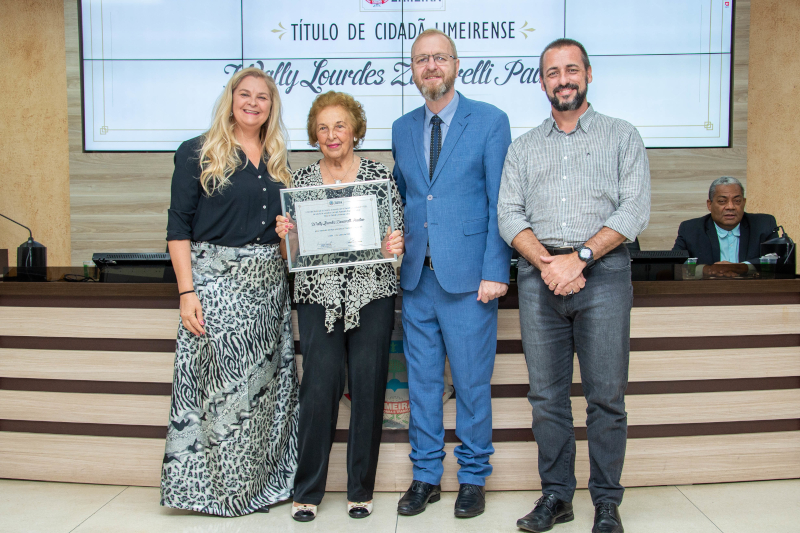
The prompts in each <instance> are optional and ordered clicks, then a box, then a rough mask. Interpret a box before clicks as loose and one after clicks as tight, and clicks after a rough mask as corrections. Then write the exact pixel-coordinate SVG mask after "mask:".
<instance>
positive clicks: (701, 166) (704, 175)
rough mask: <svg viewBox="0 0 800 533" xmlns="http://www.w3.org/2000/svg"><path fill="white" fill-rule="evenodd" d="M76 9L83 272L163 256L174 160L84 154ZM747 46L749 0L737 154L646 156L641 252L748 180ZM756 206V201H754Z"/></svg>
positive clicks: (736, 112)
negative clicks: (109, 255)
mask: <svg viewBox="0 0 800 533" xmlns="http://www.w3.org/2000/svg"><path fill="white" fill-rule="evenodd" d="M77 10H78V8H77V2H75V1H74V0H65V1H64V18H65V28H66V65H67V103H68V112H69V117H68V118H69V150H70V160H69V173H70V201H71V220H72V264H76V265H80V264H82V262H83V261H86V260H89V259H91V255H92V253H93V252H123V251H125V252H162V251H164V247H165V242H164V238H165V236H166V225H167V207H168V205H169V182H170V179H171V176H172V154H171V153H83V152H82V150H81V142H82V141H81V94H80V87H81V83H80V58H79V50H78V14H77ZM749 43H750V1H749V0H737V2H736V22H735V36H734V66H733V80H734V81H733V116H732V122H733V140H732V148H700V149H679V150H648V156H649V158H650V172H651V177H652V209H651V217H650V225H649V226H648V228H647V230H645V232H644V233H643V234H642V235H641V237H640V241H641V244H642V247H643V248H645V249H670V248H671V247H672V244H673V242H674V241H675V236H676V235H677V229H678V224H679V223H680V222H681V221H683V220H686V219H688V218H693V217H697V216H701V215H704V214H705V213H706V212H707V211H706V206H705V199H706V196H707V194H708V193H707V191H708V186H709V184H710V183H711V181H712V180H713V179H715V178H718V177H719V176H721V175H730V176H735V177H737V178H739V179H740V180H742V181H745V178H746V173H745V168H746V157H747V100H748V95H747V88H748V61H749ZM589 52H590V53H591V50H589ZM594 74H595V77H596V78H597V79H600V78H602V76H603V73H602V72H600V71H595V73H594ZM536 97H537V98H543V97H544V96H542V95H537V96H536ZM598 111H600V112H601V113H602V112H604V111H605V110H603V109H598ZM209 112H210V109H209ZM301 148H304V147H301ZM363 155H364V156H365V157H369V158H371V159H375V160H378V161H381V162H383V163H386V164H388V165H389V167H390V168H391V167H392V164H393V162H392V157H391V153H390V152H388V151H386V152H364V153H363ZM317 158H318V155H317V153H316V152H298V153H294V154H291V156H290V158H289V159H290V163H291V164H292V167H293V168H300V167H302V166H305V165H307V164H309V163H311V162H312V161H315V160H316V159H317ZM787 175H788V174H787ZM751 201H754V199H753V198H752V197H751ZM779 222H781V220H779Z"/></svg>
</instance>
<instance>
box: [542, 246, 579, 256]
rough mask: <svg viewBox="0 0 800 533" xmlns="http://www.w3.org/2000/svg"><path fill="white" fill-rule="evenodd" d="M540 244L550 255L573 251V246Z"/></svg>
mask: <svg viewBox="0 0 800 533" xmlns="http://www.w3.org/2000/svg"><path fill="white" fill-rule="evenodd" d="M542 246H544V249H545V250H547V253H549V254H550V255H566V254H571V253H572V252H574V251H575V247H574V246H547V245H542Z"/></svg>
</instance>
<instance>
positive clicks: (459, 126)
mask: <svg viewBox="0 0 800 533" xmlns="http://www.w3.org/2000/svg"><path fill="white" fill-rule="evenodd" d="M469 108H470V105H469V100H467V99H466V98H464V96H462V95H461V93H459V101H458V108H457V109H456V114H455V115H453V120H452V121H451V122H450V127H449V128H448V129H447V137H445V138H444V145H442V151H441V152H440V153H439V161H438V162H437V163H436V170H434V172H433V179H431V185H433V183H434V182H435V181H436V178H438V177H439V174H441V173H442V169H443V168H444V166H445V164H446V163H447V158H448V157H450V154H451V153H452V152H453V149H454V148H455V146H456V144H457V143H458V139H459V138H460V137H461V134H462V133H464V128H466V127H467V124H468V123H469V120H468V117H469V115H470V109H469Z"/></svg>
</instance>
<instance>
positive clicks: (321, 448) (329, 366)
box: [294, 296, 395, 505]
mask: <svg viewBox="0 0 800 533" xmlns="http://www.w3.org/2000/svg"><path fill="white" fill-rule="evenodd" d="M394 300H395V299H394V297H393V296H392V297H388V298H381V299H379V300H373V301H372V302H370V303H368V304H367V305H365V306H364V307H362V308H361V311H360V322H361V325H360V326H359V327H358V328H356V329H351V330H350V331H347V332H345V331H344V321H343V320H339V321H337V322H336V324H335V325H334V330H333V332H331V333H328V332H327V331H326V329H325V308H324V307H323V306H322V305H319V304H297V322H298V326H299V330H300V352H301V353H302V355H303V381H302V383H301V384H300V422H299V427H298V457H297V474H296V475H295V480H294V501H296V502H299V503H307V504H313V505H319V503H320V502H321V501H322V497H323V496H324V495H325V483H326V481H327V478H328V460H329V458H330V453H331V446H332V444H333V437H334V434H335V432H336V417H337V416H338V414H339V399H340V398H341V397H342V394H343V393H344V384H345V368H346V369H347V386H348V389H349V391H350V398H351V414H350V431H349V436H348V439H347V499H348V500H350V501H351V502H364V501H369V500H371V499H372V492H373V490H374V489H375V474H376V472H377V470H378V452H379V451H380V443H381V430H382V428H383V403H384V398H385V396H386V379H387V375H388V371H389V345H390V342H391V340H392V325H393V324H394Z"/></svg>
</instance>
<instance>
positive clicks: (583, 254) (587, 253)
mask: <svg viewBox="0 0 800 533" xmlns="http://www.w3.org/2000/svg"><path fill="white" fill-rule="evenodd" d="M578 255H580V256H581V259H583V260H584V261H588V260H589V259H591V257H592V251H591V250H589V249H588V248H584V249H582V250H581V251H580V252H578Z"/></svg>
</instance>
